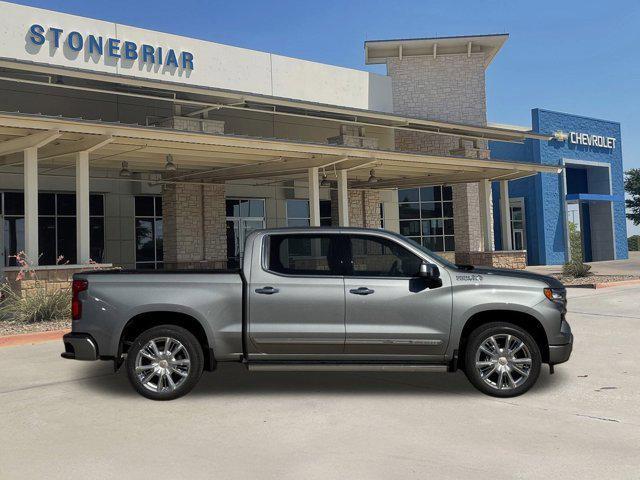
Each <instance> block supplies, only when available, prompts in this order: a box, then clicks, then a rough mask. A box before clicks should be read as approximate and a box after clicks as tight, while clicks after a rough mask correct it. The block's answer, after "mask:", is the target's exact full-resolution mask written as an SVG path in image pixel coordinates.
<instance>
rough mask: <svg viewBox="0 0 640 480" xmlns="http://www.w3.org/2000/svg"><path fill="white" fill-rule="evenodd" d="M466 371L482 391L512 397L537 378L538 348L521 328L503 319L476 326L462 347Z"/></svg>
mask: <svg viewBox="0 0 640 480" xmlns="http://www.w3.org/2000/svg"><path fill="white" fill-rule="evenodd" d="M464 361H465V373H466V375H467V378H468V379H469V381H470V382H471V383H472V384H473V385H474V386H475V387H476V388H477V389H478V390H480V391H481V392H483V393H486V394H488V395H492V396H494V397H515V396H517V395H521V394H523V393H524V392H526V391H527V390H529V389H530V388H531V387H532V386H533V385H534V384H535V383H536V381H537V380H538V376H539V375H540V367H541V364H542V356H541V355H540V348H539V347H538V344H537V343H536V341H535V340H534V339H533V337H532V336H531V335H529V333H527V332H526V331H525V330H524V329H522V328H520V327H518V326H517V325H514V324H512V323H506V322H493V323H489V324H486V325H481V326H480V327H478V328H476V329H475V330H474V331H473V332H471V335H470V336H469V340H468V342H467V346H466V348H465V359H464Z"/></svg>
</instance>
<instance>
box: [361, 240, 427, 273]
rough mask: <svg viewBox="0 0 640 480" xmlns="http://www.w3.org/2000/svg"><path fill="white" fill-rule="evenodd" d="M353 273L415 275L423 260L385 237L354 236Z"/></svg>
mask: <svg viewBox="0 0 640 480" xmlns="http://www.w3.org/2000/svg"><path fill="white" fill-rule="evenodd" d="M350 239H351V256H352V267H353V271H352V275H354V276H357V277H415V276H416V275H417V274H418V272H419V271H420V264H421V263H422V260H421V259H420V257H418V256H416V255H414V254H413V253H411V252H410V251H409V250H407V249H406V248H404V247H402V246H400V245H398V244H397V243H395V242H393V241H391V240H387V239H385V238H377V237H370V236H352V237H350Z"/></svg>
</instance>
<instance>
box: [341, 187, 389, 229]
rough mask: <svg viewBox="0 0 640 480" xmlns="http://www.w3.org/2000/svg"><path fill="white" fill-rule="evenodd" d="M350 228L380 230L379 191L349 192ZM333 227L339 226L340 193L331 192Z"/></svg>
mask: <svg viewBox="0 0 640 480" xmlns="http://www.w3.org/2000/svg"><path fill="white" fill-rule="evenodd" d="M348 195H349V226H350V227H365V228H380V202H381V199H380V192H379V191H377V190H349V191H348ZM331 225H332V226H334V227H337V226H339V222H338V192H337V190H331Z"/></svg>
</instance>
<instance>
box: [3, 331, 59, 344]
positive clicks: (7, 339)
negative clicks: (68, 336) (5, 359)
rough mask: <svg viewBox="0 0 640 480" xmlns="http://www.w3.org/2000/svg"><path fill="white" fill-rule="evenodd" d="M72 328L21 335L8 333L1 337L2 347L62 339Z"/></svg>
mask: <svg viewBox="0 0 640 480" xmlns="http://www.w3.org/2000/svg"><path fill="white" fill-rule="evenodd" d="M68 332H70V330H50V331H48V332H37V333H21V334H19V335H6V336H4V337H0V348H2V347H15V346H18V345H35V344H37V343H44V342H52V341H55V340H61V339H62V335H64V334H65V333H68Z"/></svg>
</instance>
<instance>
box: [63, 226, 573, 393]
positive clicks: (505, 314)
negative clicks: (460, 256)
mask: <svg viewBox="0 0 640 480" xmlns="http://www.w3.org/2000/svg"><path fill="white" fill-rule="evenodd" d="M566 304H567V300H566V290H565V288H564V287H563V285H562V284H561V283H560V282H559V281H558V280H556V279H554V278H552V277H547V276H543V275H536V274H533V273H529V272H523V271H511V270H496V269H487V268H474V267H471V266H462V265H460V266H457V265H453V264H451V263H449V262H448V261H446V260H444V259H443V258H440V257H439V256H437V255H435V254H434V253H433V252H431V251H430V250H428V249H426V248H424V247H423V246H421V245H419V244H418V243H415V242H414V241H413V240H410V239H407V238H405V237H403V236H401V235H398V234H396V233H392V232H388V231H385V230H369V229H357V228H322V227H321V228H286V229H272V230H257V231H254V232H253V233H251V234H250V235H249V236H248V238H247V241H246V247H245V255H244V258H243V260H242V266H241V269H239V270H236V271H170V270H165V271H92V272H84V273H78V274H76V275H75V276H74V279H73V299H72V316H73V321H72V324H73V327H72V331H71V333H68V334H67V335H65V336H64V340H63V341H64V346H65V351H64V353H62V356H63V357H64V358H70V359H76V360H97V359H100V360H112V361H114V362H115V367H116V369H117V368H118V367H120V366H121V364H123V363H124V364H125V365H126V370H127V374H128V377H129V380H130V381H131V384H132V385H133V387H134V388H135V389H136V390H137V391H138V392H139V393H140V394H142V395H143V396H145V397H147V398H150V399H154V400H170V399H174V398H177V397H180V396H182V395H184V394H186V393H187V392H189V391H190V390H191V389H192V388H193V387H194V386H195V385H196V383H197V382H198V380H199V378H200V376H201V374H202V372H203V370H208V371H212V370H215V369H216V366H217V364H218V363H220V362H241V363H243V364H244V365H245V366H246V367H247V368H248V369H249V370H270V371H274V370H287V371H312V370H314V371H315V370H330V371H336V370H339V371H354V372H362V371H385V372H446V371H449V372H452V371H455V370H456V369H462V370H464V372H465V374H466V375H467V377H468V379H469V380H470V382H471V383H472V384H473V385H474V386H475V387H476V388H478V389H479V390H480V391H482V392H484V393H486V394H489V395H493V396H497V397H511V396H515V395H519V394H522V393H524V392H525V391H527V390H528V389H529V388H531V387H532V385H533V384H534V383H535V382H536V380H537V378H538V375H539V373H540V369H541V366H542V364H543V363H546V364H548V365H549V366H550V369H551V372H553V366H554V365H556V364H558V363H562V362H565V361H567V360H568V359H569V356H570V354H571V349H572V345H573V335H572V334H571V329H570V327H569V324H568V323H567V321H566V319H565V314H566Z"/></svg>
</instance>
